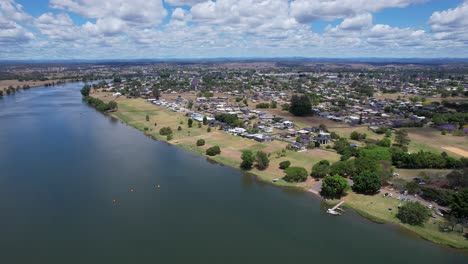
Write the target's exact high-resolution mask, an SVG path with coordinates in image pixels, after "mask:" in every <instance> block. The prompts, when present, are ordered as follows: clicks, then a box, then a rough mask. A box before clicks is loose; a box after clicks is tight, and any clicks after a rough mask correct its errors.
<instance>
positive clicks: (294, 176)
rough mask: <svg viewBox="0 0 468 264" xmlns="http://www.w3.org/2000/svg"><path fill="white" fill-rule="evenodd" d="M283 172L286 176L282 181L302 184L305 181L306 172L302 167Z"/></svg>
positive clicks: (290, 168)
mask: <svg viewBox="0 0 468 264" xmlns="http://www.w3.org/2000/svg"><path fill="white" fill-rule="evenodd" d="M284 172H285V173H286V176H284V177H283V179H284V180H285V181H287V182H304V181H306V180H307V170H306V169H304V168H303V167H289V168H287V169H285V170H284Z"/></svg>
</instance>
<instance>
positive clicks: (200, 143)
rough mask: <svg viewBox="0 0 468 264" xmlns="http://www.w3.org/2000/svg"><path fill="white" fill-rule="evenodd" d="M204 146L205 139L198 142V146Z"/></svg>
mask: <svg viewBox="0 0 468 264" xmlns="http://www.w3.org/2000/svg"><path fill="white" fill-rule="evenodd" d="M203 145H205V140H204V139H199V140H197V146H203Z"/></svg>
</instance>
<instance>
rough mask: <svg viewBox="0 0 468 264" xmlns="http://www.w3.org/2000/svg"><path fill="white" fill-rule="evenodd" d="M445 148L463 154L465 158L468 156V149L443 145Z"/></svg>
mask: <svg viewBox="0 0 468 264" xmlns="http://www.w3.org/2000/svg"><path fill="white" fill-rule="evenodd" d="M442 148H443V149H445V150H448V151H450V152H453V153H456V154H458V155H461V156H463V157H465V158H468V151H465V150H463V149H459V148H454V147H442Z"/></svg>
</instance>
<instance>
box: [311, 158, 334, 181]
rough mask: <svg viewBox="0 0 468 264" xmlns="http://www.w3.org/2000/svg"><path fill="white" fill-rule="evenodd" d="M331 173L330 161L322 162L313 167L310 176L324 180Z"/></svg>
mask: <svg viewBox="0 0 468 264" xmlns="http://www.w3.org/2000/svg"><path fill="white" fill-rule="evenodd" d="M329 172H330V162H329V161H328V160H321V161H319V162H317V163H315V165H314V166H312V172H311V173H310V176H312V177H314V178H323V177H325V176H327V175H328V173H329Z"/></svg>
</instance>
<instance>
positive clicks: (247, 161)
mask: <svg viewBox="0 0 468 264" xmlns="http://www.w3.org/2000/svg"><path fill="white" fill-rule="evenodd" d="M241 159H242V162H241V165H240V167H241V168H242V169H243V170H250V169H251V168H252V166H253V163H254V161H255V156H254V153H253V151H251V150H244V151H242V155H241Z"/></svg>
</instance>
